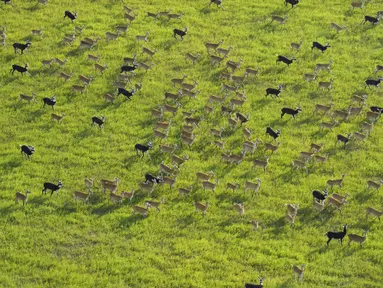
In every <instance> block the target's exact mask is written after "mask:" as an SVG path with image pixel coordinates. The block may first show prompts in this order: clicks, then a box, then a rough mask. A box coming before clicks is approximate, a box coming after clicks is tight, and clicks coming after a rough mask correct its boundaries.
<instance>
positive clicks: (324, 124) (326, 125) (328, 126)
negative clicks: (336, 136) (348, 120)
mask: <svg viewBox="0 0 383 288" xmlns="http://www.w3.org/2000/svg"><path fill="white" fill-rule="evenodd" d="M338 124H339V122H338V121H337V120H334V122H332V123H330V122H321V123H320V128H321V130H323V129H325V128H326V129H329V130H330V131H331V132H332V128H334V127H335V126H336V125H338Z"/></svg>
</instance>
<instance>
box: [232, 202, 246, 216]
mask: <svg viewBox="0 0 383 288" xmlns="http://www.w3.org/2000/svg"><path fill="white" fill-rule="evenodd" d="M233 208H234V210H235V211H236V212H238V213H239V215H241V216H244V215H245V205H244V204H243V203H234V204H233Z"/></svg>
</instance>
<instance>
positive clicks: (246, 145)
mask: <svg viewBox="0 0 383 288" xmlns="http://www.w3.org/2000/svg"><path fill="white" fill-rule="evenodd" d="M260 143H262V140H261V139H257V140H255V142H251V141H245V142H243V144H242V151H244V152H250V154H251V155H253V153H254V151H255V149H257V146H258V144H260Z"/></svg>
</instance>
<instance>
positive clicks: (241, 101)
mask: <svg viewBox="0 0 383 288" xmlns="http://www.w3.org/2000/svg"><path fill="white" fill-rule="evenodd" d="M245 101H246V97H245V98H244V99H236V98H233V99H230V107H231V108H234V106H239V107H242V105H243V104H244V103H245Z"/></svg>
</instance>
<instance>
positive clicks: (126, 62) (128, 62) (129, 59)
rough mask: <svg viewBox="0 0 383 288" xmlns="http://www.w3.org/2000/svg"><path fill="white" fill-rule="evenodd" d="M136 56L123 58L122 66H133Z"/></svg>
mask: <svg viewBox="0 0 383 288" xmlns="http://www.w3.org/2000/svg"><path fill="white" fill-rule="evenodd" d="M136 58H137V54H133V57H125V58H124V65H133V64H134V63H136Z"/></svg>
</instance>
